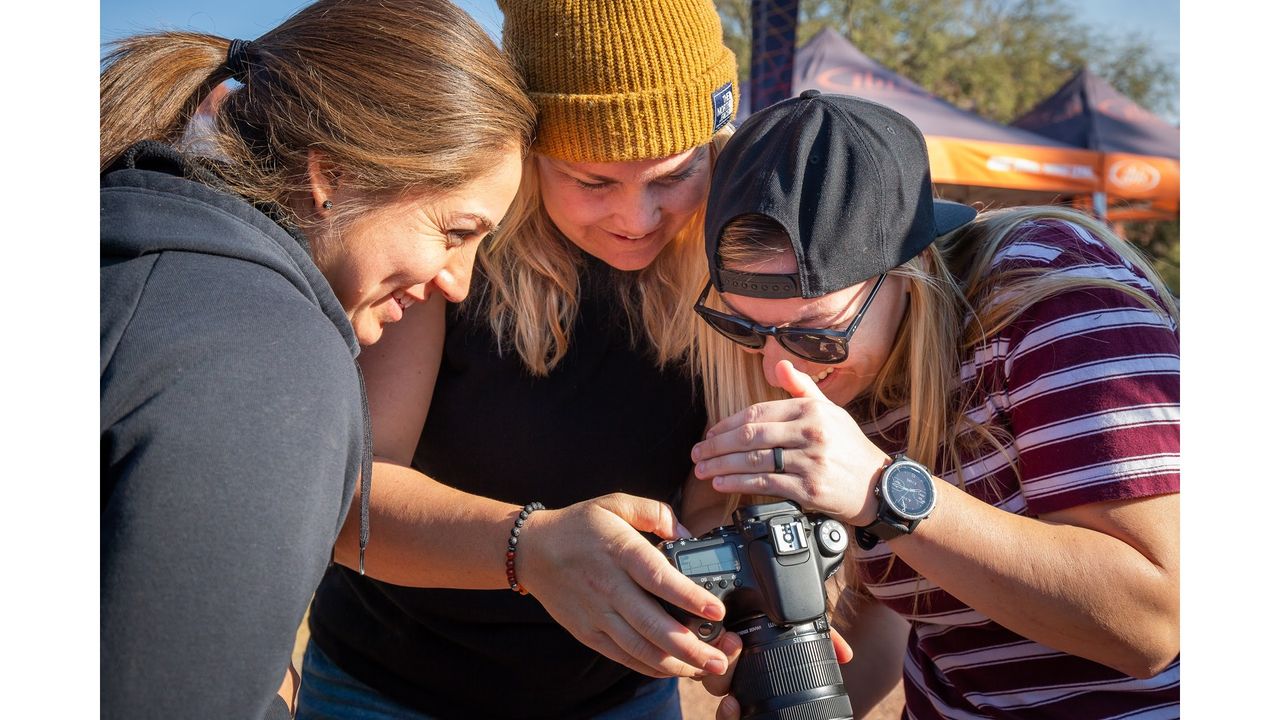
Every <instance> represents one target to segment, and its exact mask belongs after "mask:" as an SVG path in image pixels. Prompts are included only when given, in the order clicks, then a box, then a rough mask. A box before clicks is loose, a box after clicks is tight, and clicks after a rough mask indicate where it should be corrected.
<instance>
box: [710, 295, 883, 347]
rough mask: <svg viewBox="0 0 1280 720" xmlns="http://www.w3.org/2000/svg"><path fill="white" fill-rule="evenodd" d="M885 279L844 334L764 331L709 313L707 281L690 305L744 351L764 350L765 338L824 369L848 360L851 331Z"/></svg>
mask: <svg viewBox="0 0 1280 720" xmlns="http://www.w3.org/2000/svg"><path fill="white" fill-rule="evenodd" d="M884 278H885V276H884V275H881V276H880V277H879V278H877V279H876V284H875V285H873V286H871V293H870V294H868V295H867V299H866V300H863V301H862V308H861V309H859V310H858V314H857V315H854V316H853V322H851V323H849V327H847V328H845V329H844V330H831V329H819V328H806V327H794V326H789V327H777V326H768V327H766V326H764V325H757V324H755V323H753V322H751V321H750V320H746V319H744V318H740V317H737V316H734V315H726V314H725V313H722V312H718V311H716V310H712V309H711V308H709V307H707V306H706V305H704V304H703V303H704V302H705V301H706V299H707V294H708V293H710V292H711V281H710V280H708V281H707V286H706V287H705V288H703V289H702V294H701V295H699V296H698V301H697V302H695V303H694V304H693V311H694V312H696V313H698V317H700V318H702V319H703V320H704V321H705V322H706V323H707V324H708V325H710V326H711V328H712V329H713V330H715V331H716V332H718V333H720V334H721V335H723V336H725V337H727V338H729V339H730V340H732V341H733V342H735V343H737V344H739V345H742V346H744V347H749V348H751V349H753V350H759V349H760V348H762V347H764V342H765V338H767V337H772V338H773V339H774V340H777V341H778V344H779V345H781V346H782V347H783V348H784V349H785V350H786V351H787V352H789V353H791V354H792V355H795V356H796V357H799V358H804V359H805V360H809V361H811V362H816V363H822V364H824V365H835V364H838V363H842V362H844V361H845V359H846V358H848V357H849V338H851V337H853V333H854V331H855V330H857V329H858V324H859V323H861V322H862V316H864V315H866V314H867V308H869V307H871V301H872V300H873V299H875V296H876V292H877V291H878V290H879V289H880V285H881V284H882V283H883V282H884Z"/></svg>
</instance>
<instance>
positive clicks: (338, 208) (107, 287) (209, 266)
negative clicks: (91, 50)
mask: <svg viewBox="0 0 1280 720" xmlns="http://www.w3.org/2000/svg"><path fill="white" fill-rule="evenodd" d="M228 79H234V80H236V81H237V82H238V83H239V87H238V89H236V90H234V91H232V92H231V93H230V94H229V96H228V97H227V98H226V99H225V100H224V101H223V102H221V103H220V104H219V105H218V106H217V108H216V110H215V114H214V127H213V130H212V131H211V132H210V133H208V134H207V135H205V136H203V137H201V144H200V146H199V147H200V149H199V150H197V149H195V146H194V145H192V144H190V143H187V142H184V140H183V133H184V130H185V129H186V128H187V126H188V125H189V121H190V120H191V117H192V114H193V111H194V109H195V108H196V107H197V106H198V105H199V104H200V103H201V101H202V100H203V99H205V98H206V96H208V95H209V93H210V92H211V91H212V90H213V89H214V88H215V87H217V86H218V85H220V84H221V83H223V82H224V81H226V80H228ZM101 118H102V120H101V123H102V125H101V131H102V134H101V140H102V146H101V158H100V162H101V165H100V167H101V168H102V180H101V185H102V192H101V273H100V280H101V357H100V361H101V365H100V369H101V462H102V465H101V470H102V476H101V482H102V498H101V500H102V516H101V538H100V539H101V553H102V557H101V563H102V565H101V595H100V600H101V668H102V670H101V680H102V690H101V703H102V716H103V717H104V718H148V717H155V718H174V717H183V718H204V717H207V718H250V717H252V718H259V717H264V716H266V715H268V714H272V713H274V714H276V715H279V714H287V712H288V709H287V707H286V705H287V704H288V703H291V701H292V688H291V683H290V681H289V678H290V676H291V673H285V676H286V682H285V683H284V684H283V685H282V684H281V674H282V672H284V671H285V669H286V668H288V666H289V657H290V653H291V651H292V648H293V643H294V636H295V632H296V630H297V628H298V626H299V624H300V622H301V620H302V616H303V613H304V612H305V610H306V607H307V604H308V602H309V600H310V597H311V593H312V591H313V590H314V588H315V586H316V584H317V583H318V582H319V581H320V577H321V575H322V574H323V572H324V570H325V567H326V565H327V564H328V562H329V559H330V557H331V553H332V547H333V543H334V540H335V538H336V537H337V534H338V530H339V528H340V527H341V526H342V523H343V519H344V517H345V515H346V512H347V507H348V505H349V504H350V503H351V498H352V496H353V493H354V491H355V483H356V481H357V478H360V477H361V476H363V479H364V481H365V482H366V483H367V482H368V479H369V458H370V455H369V430H368V428H369V424H368V418H367V410H364V397H363V389H362V388H363V383H362V381H361V379H360V376H359V371H358V370H357V367H356V364H355V362H354V358H355V356H356V354H357V353H358V352H359V349H360V346H361V345H369V344H372V343H374V342H376V341H377V340H378V338H379V336H380V335H381V333H382V328H383V326H384V325H385V324H387V323H392V322H395V321H397V320H399V319H400V318H401V316H402V314H403V312H404V310H405V308H407V307H408V306H409V305H411V304H413V303H415V302H423V301H425V300H426V299H427V297H428V296H430V295H431V294H433V293H439V294H440V295H442V296H443V297H445V298H446V299H448V300H451V301H455V302H456V301H459V300H461V299H462V298H463V297H465V296H466V294H467V290H468V286H469V281H470V274H471V268H472V263H473V261H474V258H475V252H476V248H477V245H478V244H479V242H480V241H481V239H483V238H485V237H486V236H487V235H488V234H489V233H490V232H491V231H492V230H493V229H494V228H495V227H496V226H497V224H498V222H499V221H500V220H501V219H502V217H503V215H504V214H505V213H506V211H507V207H508V206H509V205H510V203H511V200H512V198H513V197H514V195H515V192H516V188H517V185H518V183H519V177H520V165H521V162H522V158H523V155H524V153H525V151H526V150H527V148H528V146H529V143H530V140H531V135H532V131H533V124H534V108H533V106H532V104H531V103H530V102H529V100H528V99H527V97H526V96H525V94H524V91H523V86H522V84H521V81H520V79H519V76H518V75H517V74H516V73H515V72H514V71H513V70H512V68H511V66H510V65H509V64H508V61H507V59H506V57H505V56H504V55H503V54H502V53H501V52H500V51H499V50H498V49H497V47H495V46H494V44H493V42H492V41H491V40H490V39H489V37H488V36H487V35H486V34H485V32H484V31H483V30H482V29H481V28H480V27H479V26H478V25H476V23H475V22H474V21H473V20H471V19H470V17H469V16H468V15H467V14H466V13H464V12H462V11H460V10H459V9H457V8H456V7H454V6H453V5H451V4H449V3H448V2H446V1H444V0H383V2H379V3H362V2H353V1H351V0H321V1H320V2H318V3H316V4H314V5H311V6H309V7H307V8H304V9H303V10H301V11H299V12H298V13H297V14H296V15H294V16H293V17H291V18H289V19H288V20H286V21H285V22H284V23H282V24H281V25H280V26H279V27H277V28H275V29H273V30H271V31H269V32H267V33H266V34H265V35H263V36H262V37H260V38H258V39H257V40H255V41H252V42H243V41H239V40H233V41H230V42H228V41H227V40H224V39H222V38H218V37H214V36H210V35H200V34H194V33H174V32H169V33H158V34H152V35H141V36H135V37H132V38H128V39H126V40H123V41H121V42H120V43H119V44H118V45H117V47H116V48H115V49H114V51H113V52H112V53H111V55H110V56H109V57H108V59H107V63H106V69H105V70H104V71H103V74H102V80H101ZM362 490H363V491H362V497H363V498H367V497H368V495H369V493H368V486H367V484H366V485H365V486H364V487H363V489H362ZM362 529H363V532H362V533H361V541H362V542H361V545H362V547H363V545H364V542H365V541H366V540H367V523H365V524H364V527H363V528H362ZM277 688H279V690H277ZM277 695H278V696H279V697H280V698H283V700H284V701H283V702H282V701H281V700H280V699H277Z"/></svg>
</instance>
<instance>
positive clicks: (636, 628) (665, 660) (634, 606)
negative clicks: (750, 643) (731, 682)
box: [613, 597, 729, 677]
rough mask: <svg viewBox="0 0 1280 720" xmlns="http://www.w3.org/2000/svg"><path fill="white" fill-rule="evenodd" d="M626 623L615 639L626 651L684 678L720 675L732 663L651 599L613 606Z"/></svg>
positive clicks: (646, 598)
mask: <svg viewBox="0 0 1280 720" xmlns="http://www.w3.org/2000/svg"><path fill="white" fill-rule="evenodd" d="M613 612H614V613H616V617H618V618H619V619H620V620H621V621H622V623H623V624H625V627H624V628H619V629H618V632H616V633H615V634H614V639H615V641H617V642H618V643H619V645H621V647H622V649H623V650H626V651H627V652H630V653H631V654H632V655H635V656H637V657H639V658H640V659H642V660H643V661H645V662H646V663H648V664H650V665H652V666H655V667H660V668H662V669H664V670H666V671H668V672H671V673H672V674H675V675H680V676H683V677H701V676H702V675H704V674H706V673H710V674H713V675H719V674H720V673H723V672H724V671H725V669H726V668H727V667H728V665H729V661H728V658H726V657H725V655H724V653H723V652H721V651H720V650H719V649H718V648H716V647H714V646H711V645H708V644H707V643H705V642H703V641H702V640H699V639H698V637H697V636H696V635H694V634H693V632H691V631H690V630H689V629H688V628H686V627H685V626H684V625H682V624H680V623H679V622H678V621H676V619H675V618H673V617H671V615H670V614H669V613H667V611H666V610H664V609H663V608H662V606H660V605H658V603H656V602H654V601H653V599H652V598H649V597H642V598H639V599H638V600H637V601H636V602H624V603H622V604H620V605H619V606H617V607H615V608H614V611H613Z"/></svg>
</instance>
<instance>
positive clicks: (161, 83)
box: [98, 32, 231, 170]
mask: <svg viewBox="0 0 1280 720" xmlns="http://www.w3.org/2000/svg"><path fill="white" fill-rule="evenodd" d="M228 46H229V42H228V41H227V40H224V39H222V38H220V37H216V36H213V35H203V34H200V33H192V32H161V33H150V34H145V35H135V36H133V37H128V38H125V39H123V40H120V41H118V42H116V43H114V46H113V48H112V50H111V52H110V54H108V55H107V59H106V63H107V68H106V70H104V71H103V72H102V78H101V81H100V91H101V96H100V98H99V111H100V114H101V128H100V129H101V136H100V137H101V143H102V144H101V146H100V149H99V168H98V169H99V170H103V169H106V167H107V166H108V165H110V164H111V162H112V161H114V160H115V159H116V158H117V157H119V156H120V154H121V153H123V152H124V151H125V150H126V149H127V148H128V147H129V146H130V145H132V144H134V143H136V142H139V141H141V140H156V141H158V142H163V143H168V144H176V143H177V141H178V140H179V139H180V138H181V137H182V133H183V130H184V129H185V128H186V126H187V122H188V121H189V120H190V119H191V116H192V115H193V114H194V113H195V111H196V108H197V107H199V105H200V101H201V100H203V99H204V97H205V96H206V95H208V94H209V93H210V92H211V91H212V90H213V89H214V88H215V87H217V86H218V85H219V84H220V83H222V82H223V81H224V80H226V79H228V78H230V77H231V72H230V71H229V70H227V68H226V67H225V65H224V63H225V61H226V57H227V48H228Z"/></svg>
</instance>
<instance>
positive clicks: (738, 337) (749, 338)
mask: <svg viewBox="0 0 1280 720" xmlns="http://www.w3.org/2000/svg"><path fill="white" fill-rule="evenodd" d="M702 319H703V320H706V321H707V324H708V325H710V326H711V327H712V328H713V329H715V331H716V332H718V333H720V334H721V335H723V336H725V337H727V338H729V339H730V340H732V341H734V342H736V343H738V344H739V345H745V346H747V347H749V348H753V349H755V348H761V347H764V338H763V337H761V336H760V335H758V334H756V332H755V331H753V330H752V329H751V328H750V327H747V326H746V325H744V324H742V323H738V322H734V321H733V320H732V319H730V318H726V317H720V316H719V315H711V314H704V315H702Z"/></svg>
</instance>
